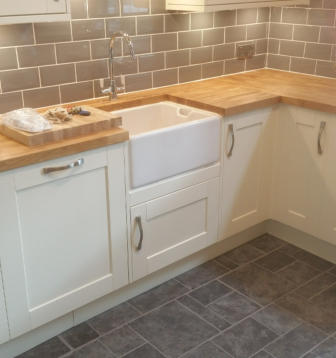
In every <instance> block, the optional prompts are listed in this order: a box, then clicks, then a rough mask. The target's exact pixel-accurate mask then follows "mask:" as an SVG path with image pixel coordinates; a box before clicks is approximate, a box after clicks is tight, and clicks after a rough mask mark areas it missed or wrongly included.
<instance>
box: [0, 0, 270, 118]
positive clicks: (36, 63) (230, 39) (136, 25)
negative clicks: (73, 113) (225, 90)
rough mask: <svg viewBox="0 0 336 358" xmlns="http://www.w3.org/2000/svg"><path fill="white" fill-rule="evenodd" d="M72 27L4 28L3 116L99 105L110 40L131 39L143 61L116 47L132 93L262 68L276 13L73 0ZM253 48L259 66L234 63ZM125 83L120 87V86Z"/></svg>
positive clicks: (0, 44) (158, 0)
mask: <svg viewBox="0 0 336 358" xmlns="http://www.w3.org/2000/svg"><path fill="white" fill-rule="evenodd" d="M71 15H72V21H69V22H52V23H36V24H17V25H2V26H0V81H1V88H0V113H2V112H5V111H8V110H11V109H13V108H17V107H22V106H32V107H40V106H46V105H52V104H59V103H64V102H69V101H75V100H82V99H88V98H92V97H100V96H101V92H100V90H99V79H101V78H104V79H105V82H106V84H107V83H108V82H107V78H108V76H109V66H108V57H109V37H110V35H111V33H112V32H114V31H120V30H121V31H125V32H127V33H129V34H130V35H131V36H132V40H133V42H134V47H135V52H136V55H137V59H136V61H132V60H131V59H130V57H129V50H128V47H127V46H125V44H122V43H121V41H120V39H118V40H117V41H116V45H115V51H114V54H115V56H116V57H117V59H116V64H115V73H116V75H117V76H120V75H125V84H126V91H127V92H131V91H137V90H142V89H148V88H154V87H160V86H168V85H173V84H177V83H184V82H188V81H194V80H199V79H202V78H210V77H215V76H221V75H224V74H229V73H234V72H240V71H244V70H245V69H252V68H263V67H264V66H265V63H266V56H267V38H268V23H269V9H268V8H260V9H251V10H238V11H236V10H233V11H223V12H218V13H206V14H202V13H175V12H167V11H166V10H165V1H164V0H108V1H107V0H71ZM247 40H249V42H252V43H254V44H255V45H256V48H257V54H256V56H255V59H254V60H253V61H241V60H236V59H235V57H236V56H235V53H236V48H235V47H236V45H237V44H238V43H239V42H246V41H247ZM118 80H120V79H119V78H118Z"/></svg>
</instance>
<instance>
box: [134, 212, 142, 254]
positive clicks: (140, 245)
mask: <svg viewBox="0 0 336 358" xmlns="http://www.w3.org/2000/svg"><path fill="white" fill-rule="evenodd" d="M135 222H136V224H137V225H138V226H139V231H140V240H139V243H138V245H137V247H136V249H137V251H140V250H141V249H142V241H143V237H144V234H143V228H142V222H141V216H137V217H136V218H135Z"/></svg>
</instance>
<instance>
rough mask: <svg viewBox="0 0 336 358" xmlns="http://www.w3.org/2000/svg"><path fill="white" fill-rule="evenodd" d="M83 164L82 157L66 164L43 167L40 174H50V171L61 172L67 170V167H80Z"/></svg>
mask: <svg viewBox="0 0 336 358" xmlns="http://www.w3.org/2000/svg"><path fill="white" fill-rule="evenodd" d="M83 164H84V159H83V158H81V159H78V160H76V161H75V162H73V163H70V164H68V165H63V166H61V167H49V168H43V169H42V174H50V173H54V172H61V171H63V170H68V169H72V168H75V167H80V166H81V165H83Z"/></svg>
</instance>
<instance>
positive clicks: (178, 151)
mask: <svg viewBox="0 0 336 358" xmlns="http://www.w3.org/2000/svg"><path fill="white" fill-rule="evenodd" d="M112 113H113V114H117V115H120V116H121V117H122V127H123V128H125V129H127V130H128V131H129V133H130V145H129V155H130V160H129V162H130V174H131V185H132V187H133V188H137V187H140V186H143V185H147V184H150V183H154V182H157V181H159V180H162V179H165V178H169V177H172V176H174V175H178V174H181V173H184V172H187V171H189V170H192V169H196V168H199V167H202V166H206V165H209V164H211V163H214V162H216V161H218V160H219V152H220V116H219V115H217V114H215V113H212V112H207V111H203V110H199V109H196V108H193V107H188V106H184V105H180V104H176V103H174V102H159V103H155V104H149V105H145V106H139V107H133V108H128V109H123V110H119V111H113V112H112Z"/></svg>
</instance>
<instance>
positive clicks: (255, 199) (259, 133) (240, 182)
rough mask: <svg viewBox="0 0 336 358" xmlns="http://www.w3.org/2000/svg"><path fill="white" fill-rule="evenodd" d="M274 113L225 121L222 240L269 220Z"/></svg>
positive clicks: (246, 115)
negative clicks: (268, 160)
mask: <svg viewBox="0 0 336 358" xmlns="http://www.w3.org/2000/svg"><path fill="white" fill-rule="evenodd" d="M271 111H272V109H271V108H266V109H263V110H258V111H253V112H249V113H244V114H242V115H237V116H234V117H232V119H230V120H228V121H225V122H224V126H223V127H224V133H223V174H222V184H221V225H220V227H221V230H220V238H221V239H224V238H227V237H229V236H231V235H233V234H236V233H238V232H240V231H243V230H245V229H247V228H249V227H251V226H253V225H255V224H257V223H259V222H261V221H263V220H265V218H266V210H267V205H266V199H267V197H266V195H267V193H268V182H267V180H268V178H267V175H266V170H265V165H266V157H267V154H268V153H267V150H268V149H267V134H266V133H267V132H268V128H267V124H268V119H269V116H270V114H271Z"/></svg>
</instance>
